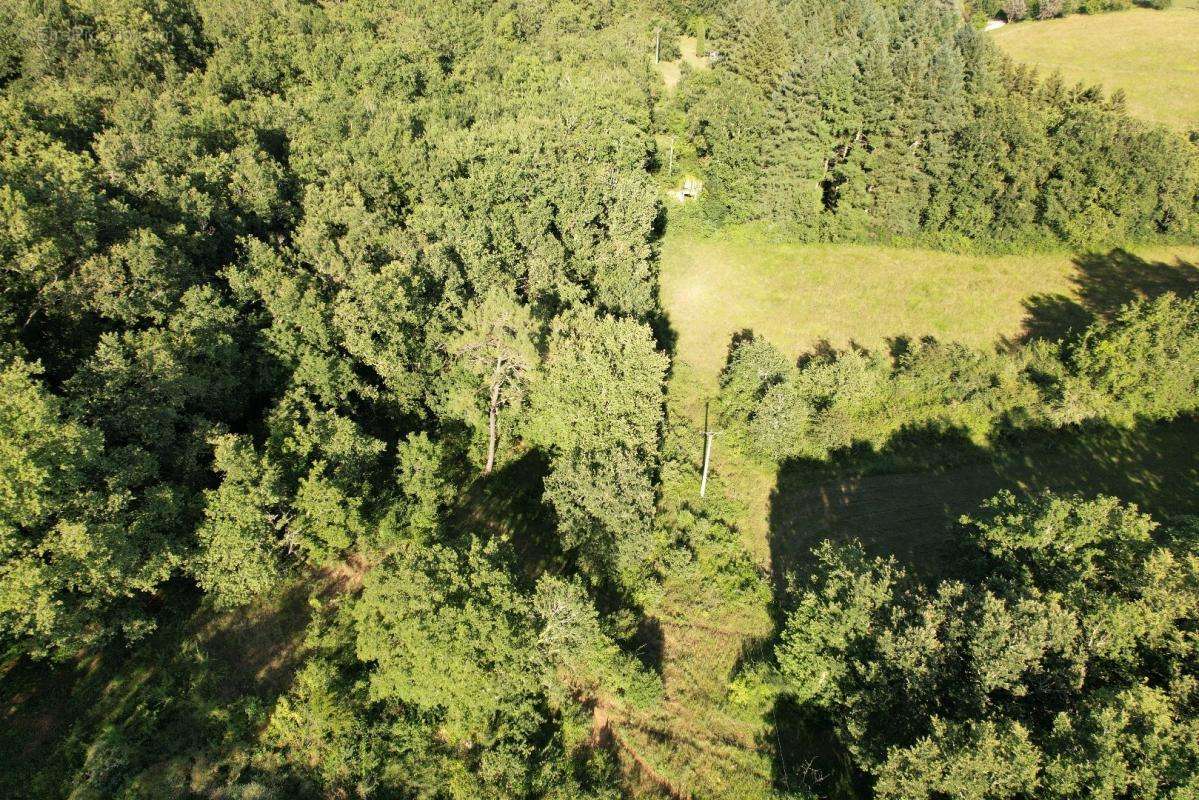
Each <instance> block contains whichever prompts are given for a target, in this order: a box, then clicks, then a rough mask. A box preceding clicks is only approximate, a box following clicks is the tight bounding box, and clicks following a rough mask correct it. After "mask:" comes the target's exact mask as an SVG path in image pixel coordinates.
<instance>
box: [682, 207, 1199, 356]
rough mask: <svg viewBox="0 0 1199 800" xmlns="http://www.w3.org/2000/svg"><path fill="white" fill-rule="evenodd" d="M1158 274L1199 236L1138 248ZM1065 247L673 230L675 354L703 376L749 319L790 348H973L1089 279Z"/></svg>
mask: <svg viewBox="0 0 1199 800" xmlns="http://www.w3.org/2000/svg"><path fill="white" fill-rule="evenodd" d="M1137 256H1139V257H1141V258H1143V259H1146V260H1147V261H1150V262H1151V263H1152V265H1154V266H1160V267H1161V271H1162V273H1163V274H1164V273H1170V272H1174V271H1176V270H1178V269H1180V268H1181V269H1185V270H1187V271H1188V272H1193V269H1192V267H1193V265H1195V264H1199V247H1193V246H1178V247H1160V248H1151V249H1148V250H1144V251H1138V252H1137ZM1081 271H1082V270H1081V268H1080V264H1079V259H1078V257H1075V256H1071V255H1070V254H1067V253H1049V254H1037V255H1021V256H976V255H961V254H953V253H944V252H937V251H931V250H919V249H906V248H894V247H876V246H864V245H833V244H774V243H767V242H763V241H761V240H760V239H755V238H754V237H753V236H752V233H751V232H749V231H739V230H738V229H732V230H726V231H722V232H721V234H720V235H719V237H716V238H707V237H702V236H697V235H694V234H690V233H681V232H671V233H668V235H667V237H666V239H665V241H664V242H663V248H662V302H663V305H664V306H665V309H666V313H667V315H668V317H669V320H670V324H671V327H672V328H673V329H674V332H675V334H676V335H677V337H678V338H677V348H676V358H677V359H678V360H679V361H682V362H684V363H686V364H689V365H690V366H692V367H694V368H695V369H696V371H697V372H698V373H699V374H700V375H701V376H703V377H704V378H706V379H710V380H715V377H716V376H717V374H718V373H719V372H720V370H721V369H722V368H723V366H724V362H725V358H726V356H727V353H728V346H729V341H730V339H731V338H732V336H733V334H734V333H736V332H738V331H741V330H745V329H748V330H751V331H753V332H754V333H755V334H756V335H760V336H764V337H765V338H766V339H767V340H769V341H771V342H773V343H774V344H775V345H776V346H778V347H779V348H781V349H782V350H783V351H784V352H785V353H787V354H788V355H790V356H798V355H799V354H801V353H803V352H806V351H810V350H811V349H813V348H814V347H816V346H818V345H819V344H820V343H821V342H822V341H827V342H828V343H829V344H831V345H832V346H833V347H835V348H844V347H847V346H848V345H849V344H850V343H854V344H857V345H860V346H863V347H866V348H870V349H875V348H880V347H886V346H887V344H888V341H889V340H890V339H892V338H894V337H899V336H908V337H911V338H913V339H915V338H920V337H923V336H934V337H936V338H938V339H943V340H953V341H960V342H963V343H966V344H969V345H973V346H977V347H991V346H993V345H995V344H996V343H998V342H999V341H1000V340H1002V339H1008V340H1011V339H1018V338H1019V337H1021V336H1022V335H1023V334H1025V333H1026V331H1027V327H1028V325H1029V324H1030V317H1031V315H1032V311H1031V309H1032V308H1033V307H1034V304H1035V303H1034V301H1035V300H1036V299H1037V298H1042V299H1043V298H1047V297H1049V298H1061V299H1062V300H1070V299H1073V298H1075V297H1077V295H1078V294H1079V292H1080V289H1081V288H1082V287H1083V286H1084V284H1085V280H1084V279H1083V276H1081V275H1080V272H1081Z"/></svg>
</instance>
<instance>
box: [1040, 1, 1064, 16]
mask: <svg viewBox="0 0 1199 800" xmlns="http://www.w3.org/2000/svg"><path fill="white" fill-rule="evenodd" d="M1064 10H1065V3H1064V0H1041V2H1040V3H1039V4H1038V6H1037V19H1052V18H1053V17H1060V16H1061V15H1062V12H1063V11H1064Z"/></svg>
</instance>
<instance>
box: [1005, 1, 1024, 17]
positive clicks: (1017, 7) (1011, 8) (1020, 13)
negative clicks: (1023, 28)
mask: <svg viewBox="0 0 1199 800" xmlns="http://www.w3.org/2000/svg"><path fill="white" fill-rule="evenodd" d="M1003 16H1004V17H1006V18H1007V21H1008V22H1019V21H1020V20H1022V19H1024V18H1025V17H1027V16H1028V3H1027V2H1025V0H1003Z"/></svg>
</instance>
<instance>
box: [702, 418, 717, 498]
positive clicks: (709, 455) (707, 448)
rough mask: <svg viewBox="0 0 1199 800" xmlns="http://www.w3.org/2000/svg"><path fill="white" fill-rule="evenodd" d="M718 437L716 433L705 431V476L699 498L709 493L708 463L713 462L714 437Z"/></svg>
mask: <svg viewBox="0 0 1199 800" xmlns="http://www.w3.org/2000/svg"><path fill="white" fill-rule="evenodd" d="M715 435H716V431H704V436H705V437H706V441H705V442H704V476H703V477H702V478H700V481H699V496H700V497H703V496H704V495H705V494H707V493H708V463H709V462H710V461H711V460H712V437H713V436H715Z"/></svg>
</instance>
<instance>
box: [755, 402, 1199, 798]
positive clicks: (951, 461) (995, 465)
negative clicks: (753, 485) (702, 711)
mask: <svg viewBox="0 0 1199 800" xmlns="http://www.w3.org/2000/svg"><path fill="white" fill-rule="evenodd" d="M990 441H993V442H998V443H999V444H997V445H996V446H994V447H980V446H978V445H976V444H974V443H973V442H971V441H970V440H969V439H968V438H967V437H966V436H965V433H964V432H963V431H961V430H960V429H955V428H952V427H944V426H937V425H929V426H922V427H919V428H908V429H904V430H901V431H899V432H897V433H896V435H895V436H894V437H892V439H891V440H889V441H888V442H887V443H886V445H884V446H883V447H881V448H879V449H877V450H876V449H874V448H871V447H869V446H866V445H862V444H859V445H856V446H854V447H850V448H847V449H846V450H845V451H842V452H840V453H838V454H836V456H835V458H836V461H837V466H836V471H837V472H839V473H840V475H839V476H837V477H830V465H829V464H828V463H825V462H819V463H817V462H804V461H799V460H795V461H789V462H787V463H784V464H783V465H781V467H780V468H779V471H778V478H777V485H776V487H775V489H774V491H773V493H772V495H771V498H770V517H769V537H770V554H771V572H772V575H771V577H772V580H773V589H774V598H775V608H774V616H775V619H776V623H777V624H776V630H778V629H781V624H782V621H783V620H784V619H785V616H786V614H787V612H788V611H789V610H790V609H789V605H790V602H789V598H791V597H793V596H794V593H793V587H795V586H797V585H798V586H802V585H803V584H804V583H805V582H807V581H808V580H809V579H811V578H812V577H814V576H815V571H814V568H815V566H816V565H815V561H814V559H813V557H812V555H811V550H812V547H814V546H815V545H817V544H818V543H820V542H821V541H823V540H826V539H832V540H834V541H847V540H850V539H855V540H857V541H859V542H860V543H861V544H862V546H863V548H864V549H865V550H866V552H867V553H868V554H870V555H874V556H878V557H883V558H893V559H894V560H895V561H896V562H897V563H898V564H899V566H900V567H902V568H903V569H904V570H905V571H906V572H907V573H908V574H909V575H911V576H912V577H913V578H914V579H916V580H918V581H921V582H924V583H926V584H932V583H935V582H936V581H939V580H942V579H946V578H958V579H963V580H973V579H977V578H978V577H980V574H979V572H978V570H979V568H980V565H981V562H980V560H979V558H978V554H977V551H976V550H975V549H974V548H973V547H971V546H970V544H969V543H968V542H967V541H966V540H965V539H964V538H963V535H962V528H961V526H960V525H959V524H958V522H959V519H960V517H961V516H962V515H963V514H970V513H972V512H973V511H974V510H975V509H977V508H978V506H979V504H980V503H981V502H982V501H983V500H985V499H987V498H989V497H992V496H994V495H995V494H996V493H997V492H999V491H1000V490H1010V491H1012V492H1014V493H1016V494H1017V495H1018V496H1021V495H1023V496H1028V495H1032V494H1037V493H1040V492H1044V491H1054V492H1058V493H1078V494H1082V495H1084V496H1095V495H1098V494H1108V495H1113V496H1116V497H1119V498H1121V499H1122V500H1124V501H1127V502H1131V503H1135V504H1136V505H1137V506H1139V507H1140V508H1141V509H1142V510H1143V511H1146V512H1148V513H1149V514H1151V515H1152V516H1154V518H1155V519H1158V520H1159V521H1160V520H1165V519H1168V518H1170V517H1173V516H1176V515H1181V514H1195V513H1199V418H1197V417H1184V418H1180V419H1177V420H1174V421H1172V422H1144V423H1140V424H1137V425H1135V426H1133V427H1131V428H1121V427H1114V426H1111V425H1105V424H1095V425H1087V426H1080V427H1074V428H1070V429H1066V430H1019V431H1015V430H1010V431H1009V430H996V431H995V432H994V433H993V435H992V437H991V438H990ZM771 722H772V725H773V734H772V735H773V737H774V738H775V739H776V741H775V742H771V743H768V744H770V745H771V746H772V748H775V782H776V785H777V786H778V787H779V788H792V789H806V790H812V789H815V790H817V791H818V794H819V795H820V796H826V797H844V798H852V797H860V796H864V795H863V794H862V789H863V788H864V787H865V786H866V784H865V783H864V782H863V781H864V777H863V776H862V775H858V774H856V773H855V771H854V769H853V767H852V763H851V761H850V760H849V759H848V757H847V756H846V754H845V752H844V751H843V749H842V748H840V746H839V745H838V744H837V743H836V737H835V735H834V734H833V724H832V723H833V721H832V720H830V719H827V715H825V713H824V712H823V711H820V710H819V709H815V708H803V707H796V706H795V705H794V704H793V703H791V701H789V700H788V699H786V698H785V697H783V698H780V700H779V701H778V702H777V704H776V707H775V709H774V712H773V715H772V719H771ZM797 769H803V770H804V776H805V777H804V778H803V780H801V781H798V782H797V779H796V774H797ZM814 781H816V782H815V783H814Z"/></svg>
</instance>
